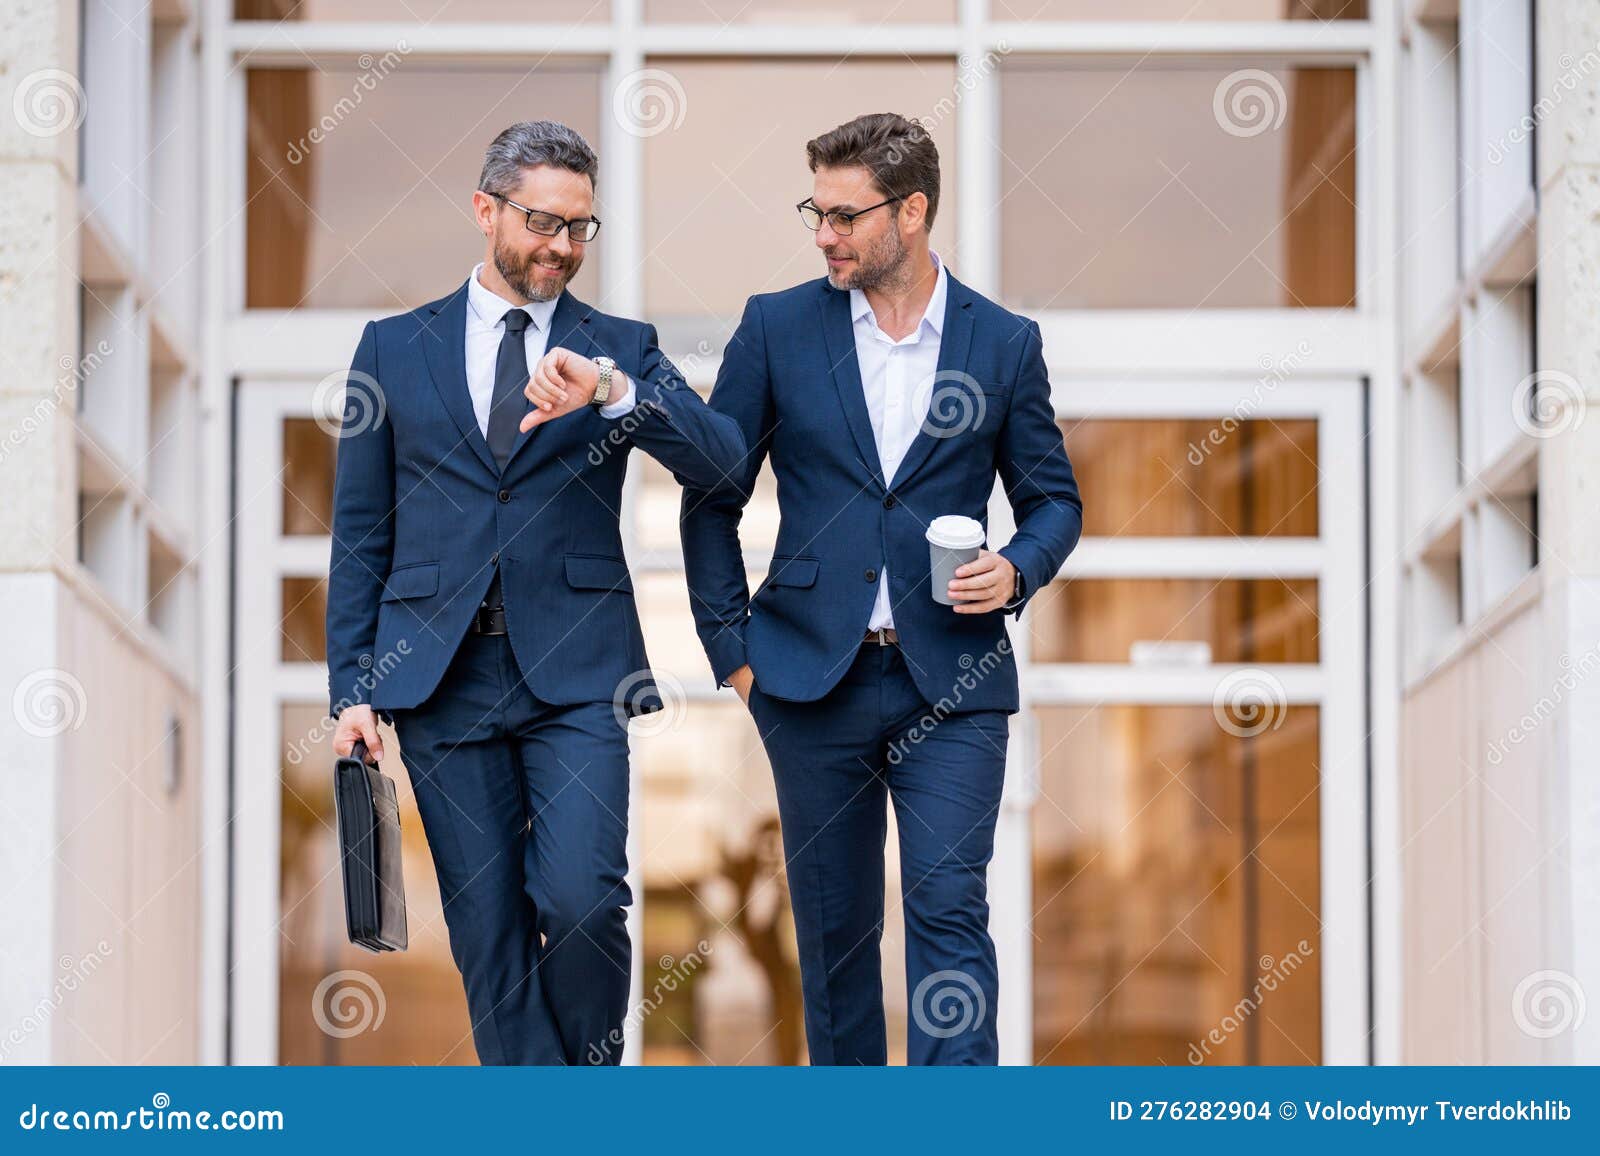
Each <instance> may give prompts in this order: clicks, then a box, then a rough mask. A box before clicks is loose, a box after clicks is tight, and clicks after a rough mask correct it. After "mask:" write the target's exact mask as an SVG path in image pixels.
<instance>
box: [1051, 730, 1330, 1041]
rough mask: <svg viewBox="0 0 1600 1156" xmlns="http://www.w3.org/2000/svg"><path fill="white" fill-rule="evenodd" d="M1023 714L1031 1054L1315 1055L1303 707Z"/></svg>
mask: <svg viewBox="0 0 1600 1156" xmlns="http://www.w3.org/2000/svg"><path fill="white" fill-rule="evenodd" d="M1036 717H1037V719H1038V722H1039V737H1040V744H1041V747H1040V749H1041V751H1043V752H1044V753H1043V757H1042V759H1041V761H1040V770H1039V779H1040V790H1041V797H1040V799H1039V802H1038V803H1037V804H1035V806H1034V809H1033V815H1034V883H1033V893H1034V918H1033V930H1034V935H1035V937H1036V938H1035V946H1034V963H1033V977H1034V1060H1035V1062H1036V1063H1041V1064H1174V1065H1179V1064H1191V1063H1208V1064H1246V1063H1248V1064H1315V1063H1318V1062H1320V1060H1321V1056H1322V1017H1321V1003H1322V994H1321V970H1322V969H1321V950H1322V944H1321V937H1320V932H1319V928H1320V924H1321V920H1320V915H1319V913H1320V911H1321V910H1322V903H1321V865H1320V859H1319V856H1320V849H1319V833H1318V832H1319V804H1318V797H1317V778H1318V771H1317V764H1318V758H1317V750H1318V715H1317V710H1316V708H1315V707H1299V706H1297V707H1289V708H1282V707H1280V708H1278V709H1277V711H1276V713H1275V714H1274V715H1273V716H1272V720H1271V721H1270V722H1263V725H1264V727H1265V729H1262V730H1261V731H1260V733H1258V734H1256V735H1255V736H1254V737H1250V738H1244V737H1237V735H1236V734H1235V733H1230V732H1228V731H1225V730H1223V729H1222V727H1220V726H1219V725H1218V724H1217V720H1216V718H1215V717H1213V714H1212V708H1211V707H1210V706H1161V707H1147V706H1101V707H1046V708H1042V709H1040V710H1038V711H1037V712H1036ZM1252 729H1254V727H1253V726H1252ZM1213 1033H1215V1034H1213Z"/></svg>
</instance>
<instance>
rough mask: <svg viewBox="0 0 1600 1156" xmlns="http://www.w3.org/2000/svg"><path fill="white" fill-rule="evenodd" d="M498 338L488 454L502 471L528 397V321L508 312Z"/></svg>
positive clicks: (518, 311)
mask: <svg viewBox="0 0 1600 1156" xmlns="http://www.w3.org/2000/svg"><path fill="white" fill-rule="evenodd" d="M503 320H504V321H505V325H506V331H505V334H504V336H502V337H501V338H500V353H499V355H498V356H496V357H495V359H494V393H493V394H492V395H491V400H490V402H489V435H488V440H489V452H490V453H492V454H494V460H495V462H496V464H497V465H499V467H500V468H501V469H502V470H504V469H505V468H506V461H507V460H508V459H509V458H510V457H511V450H512V448H513V447H515V446H516V444H517V434H518V432H519V431H518V429H517V427H518V426H519V425H521V424H522V419H523V417H524V416H525V415H526V414H527V412H528V398H527V395H526V394H524V393H523V392H522V390H523V387H525V386H526V385H527V384H528V349H527V346H526V345H524V344H523V338H522V331H523V330H524V329H526V328H528V322H529V321H531V320H532V318H531V317H529V316H528V315H527V313H525V312H524V311H523V310H521V309H508V310H507V311H506V315H505V317H504V319H503Z"/></svg>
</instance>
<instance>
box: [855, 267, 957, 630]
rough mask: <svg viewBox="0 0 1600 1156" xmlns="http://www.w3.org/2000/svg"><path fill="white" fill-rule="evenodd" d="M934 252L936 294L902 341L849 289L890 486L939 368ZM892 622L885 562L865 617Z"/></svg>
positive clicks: (941, 279)
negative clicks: (879, 322)
mask: <svg viewBox="0 0 1600 1156" xmlns="http://www.w3.org/2000/svg"><path fill="white" fill-rule="evenodd" d="M931 256H932V257H933V263H934V265H935V266H936V267H937V268H938V270H939V273H938V277H937V279H936V280H935V281H934V284H933V296H932V297H931V298H929V299H928V308H927V309H925V310H924V311H923V314H922V320H921V321H920V322H918V323H917V327H916V328H915V329H913V330H912V331H911V332H910V333H909V334H907V335H906V336H905V337H902V338H901V339H900V340H899V341H895V340H894V339H893V338H891V337H890V336H889V335H888V334H887V333H885V332H884V331H883V330H881V329H879V328H878V320H877V318H876V317H875V316H873V313H872V304H871V302H869V301H868V300H867V295H866V294H865V293H863V292H862V291H861V290H859V289H852V290H850V319H851V325H852V328H853V330H854V332H855V339H856V363H857V365H859V366H860V369H861V389H862V391H863V392H864V393H865V394H866V398H867V413H868V415H869V416H870V417H871V418H872V440H873V441H874V442H876V443H877V446H878V462H879V464H880V465H881V466H882V467H883V480H884V483H885V484H886V485H890V486H891V488H892V483H893V482H894V475H895V471H896V470H898V469H899V468H900V462H901V460H902V459H903V458H904V457H905V456H906V451H907V450H908V449H910V448H911V443H912V442H913V441H914V440H916V436H917V434H918V432H919V431H920V430H921V429H922V423H923V421H924V420H925V419H926V418H927V416H928V403H929V402H930V401H931V399H932V397H933V383H934V382H933V379H934V375H935V374H936V373H937V372H938V369H939V342H940V335H941V334H942V333H943V331H944V304H945V296H946V289H947V286H948V284H949V278H948V275H947V274H946V273H945V269H944V262H943V261H941V260H939V255H938V254H937V253H933V254H931ZM893 626H894V613H893V610H892V609H891V607H890V604H889V568H888V566H884V567H883V568H882V569H880V570H879V571H878V595H877V600H876V601H875V602H874V603H873V605H872V617H871V618H869V619H868V620H867V629H868V630H878V629H886V628H893Z"/></svg>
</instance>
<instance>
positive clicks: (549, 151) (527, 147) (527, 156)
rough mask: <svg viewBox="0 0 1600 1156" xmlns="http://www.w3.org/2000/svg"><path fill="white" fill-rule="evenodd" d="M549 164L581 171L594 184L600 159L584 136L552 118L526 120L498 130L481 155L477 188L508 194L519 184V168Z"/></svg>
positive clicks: (569, 170) (483, 190)
mask: <svg viewBox="0 0 1600 1156" xmlns="http://www.w3.org/2000/svg"><path fill="white" fill-rule="evenodd" d="M540 165H548V166H550V167H552V168H558V169H566V170H567V171H568V172H574V173H581V174H582V175H584V176H586V177H588V178H589V184H590V187H593V186H594V184H595V180H596V178H597V176H598V175H599V172H600V161H599V159H598V158H597V157H596V156H595V155H594V149H592V148H590V147H589V142H588V141H586V140H584V139H583V135H582V134H581V133H579V132H577V131H576V130H574V129H570V128H568V127H567V126H566V125H564V124H561V123H559V122H557V121H553V120H525V121H522V122H520V123H518V124H514V125H512V126H511V127H510V128H508V129H504V130H502V131H501V133H500V135H499V136H497V137H495V138H494V140H493V141H491V142H490V144H489V151H488V152H486V153H484V154H483V172H482V173H480V174H479V176H478V189H479V190H480V191H481V192H485V193H490V194H492V195H495V196H501V197H504V196H510V195H511V192H512V191H513V190H514V189H515V188H516V187H517V186H518V185H519V184H521V183H522V170H523V169H531V168H537V167H538V166H540Z"/></svg>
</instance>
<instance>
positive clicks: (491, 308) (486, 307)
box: [467, 261, 560, 330]
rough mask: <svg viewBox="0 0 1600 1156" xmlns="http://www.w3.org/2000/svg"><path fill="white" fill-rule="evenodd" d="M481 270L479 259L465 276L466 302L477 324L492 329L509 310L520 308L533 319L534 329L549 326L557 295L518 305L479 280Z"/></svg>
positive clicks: (481, 263)
mask: <svg viewBox="0 0 1600 1156" xmlns="http://www.w3.org/2000/svg"><path fill="white" fill-rule="evenodd" d="M482 271H483V262H482V261H479V262H478V263H477V264H476V265H474V266H473V267H472V276H471V277H468V278H467V304H468V305H469V306H470V307H471V309H472V315H473V316H474V317H476V318H477V319H478V324H480V325H482V326H483V327H484V328H486V329H494V328H496V327H497V326H498V325H499V324H500V319H501V318H503V317H504V316H505V315H506V314H507V313H508V312H509V311H510V310H512V309H521V310H522V311H523V312H525V313H526V314H527V315H528V316H529V317H530V318H532V319H533V327H534V328H535V329H540V330H543V329H548V328H549V326H550V318H551V317H552V316H554V315H555V311H556V302H557V301H559V300H560V298H559V297H557V298H554V299H553V300H550V301H530V302H528V303H527V304H526V305H518V304H517V303H516V302H515V301H507V300H506V299H505V298H504V297H502V296H500V294H498V293H496V292H495V291H494V290H492V289H489V288H487V287H486V286H485V285H484V283H483V282H482V281H479V280H478V274H479V273H481V272H482Z"/></svg>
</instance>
